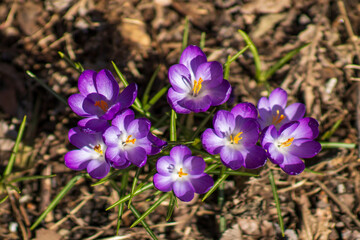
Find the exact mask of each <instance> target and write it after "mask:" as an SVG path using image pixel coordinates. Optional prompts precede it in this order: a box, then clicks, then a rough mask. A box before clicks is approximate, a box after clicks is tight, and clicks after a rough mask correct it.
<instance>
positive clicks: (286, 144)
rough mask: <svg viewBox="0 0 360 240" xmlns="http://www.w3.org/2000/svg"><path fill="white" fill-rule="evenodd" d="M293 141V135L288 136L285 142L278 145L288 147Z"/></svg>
mask: <svg viewBox="0 0 360 240" xmlns="http://www.w3.org/2000/svg"><path fill="white" fill-rule="evenodd" d="M293 141H294V138H293V137H292V138H289V139H288V140H286V141H285V142H282V143H280V147H289V146H290V145H291V144H292V142H293Z"/></svg>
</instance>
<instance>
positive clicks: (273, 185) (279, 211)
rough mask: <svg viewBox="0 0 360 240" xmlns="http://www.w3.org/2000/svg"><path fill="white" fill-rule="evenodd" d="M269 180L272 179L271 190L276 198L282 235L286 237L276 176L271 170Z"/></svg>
mask: <svg viewBox="0 0 360 240" xmlns="http://www.w3.org/2000/svg"><path fill="white" fill-rule="evenodd" d="M269 179H270V184H271V189H272V193H273V196H274V200H275V205H276V210H277V214H278V218H279V225H280V229H281V234H282V236H283V237H284V236H285V229H284V220H283V218H282V216H281V209H280V200H279V195H278V193H277V188H276V184H275V179H274V174H273V172H272V170H271V169H269Z"/></svg>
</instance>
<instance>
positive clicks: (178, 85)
mask: <svg viewBox="0 0 360 240" xmlns="http://www.w3.org/2000/svg"><path fill="white" fill-rule="evenodd" d="M168 75H169V80H170V83H171V88H170V89H169V91H168V94H167V99H168V102H169V104H170V106H171V108H172V109H174V110H175V111H176V112H177V113H183V114H187V113H190V112H205V111H207V110H208V109H209V107H210V106H218V105H221V104H223V103H225V102H226V101H227V100H228V99H229V96H230V93H231V86H230V83H229V82H228V81H227V80H225V79H224V78H223V69H222V65H221V64H220V63H219V62H216V61H214V62H208V61H207V59H206V56H205V54H204V53H203V51H201V49H200V48H199V47H197V46H188V47H187V48H185V50H184V51H183V53H182V54H181V58H180V62H179V64H175V65H173V66H171V67H170V69H169V74H168Z"/></svg>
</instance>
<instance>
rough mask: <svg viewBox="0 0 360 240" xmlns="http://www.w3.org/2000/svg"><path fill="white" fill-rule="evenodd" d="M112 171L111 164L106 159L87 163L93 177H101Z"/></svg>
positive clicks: (88, 170)
mask: <svg viewBox="0 0 360 240" xmlns="http://www.w3.org/2000/svg"><path fill="white" fill-rule="evenodd" d="M109 171H110V165H109V164H108V163H107V162H106V161H105V160H95V159H94V160H92V161H90V162H89V164H88V165H87V172H88V173H89V175H90V176H91V177H92V178H96V179H101V178H103V177H105V176H106V175H107V174H108V173H109Z"/></svg>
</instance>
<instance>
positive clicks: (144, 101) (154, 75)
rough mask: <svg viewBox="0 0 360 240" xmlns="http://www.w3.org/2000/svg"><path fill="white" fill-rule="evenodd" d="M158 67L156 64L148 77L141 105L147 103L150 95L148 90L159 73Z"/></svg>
mask: <svg viewBox="0 0 360 240" xmlns="http://www.w3.org/2000/svg"><path fill="white" fill-rule="evenodd" d="M160 67H161V65H159V66H157V68H156V69H155V72H154V73H153V75H152V76H151V78H150V81H149V83H148V85H147V86H146V89H145V92H144V95H143V98H142V105H143V106H146V104H147V103H148V100H149V95H150V91H151V88H152V86H153V84H154V82H155V79H156V77H157V75H158V73H159V70H160Z"/></svg>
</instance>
